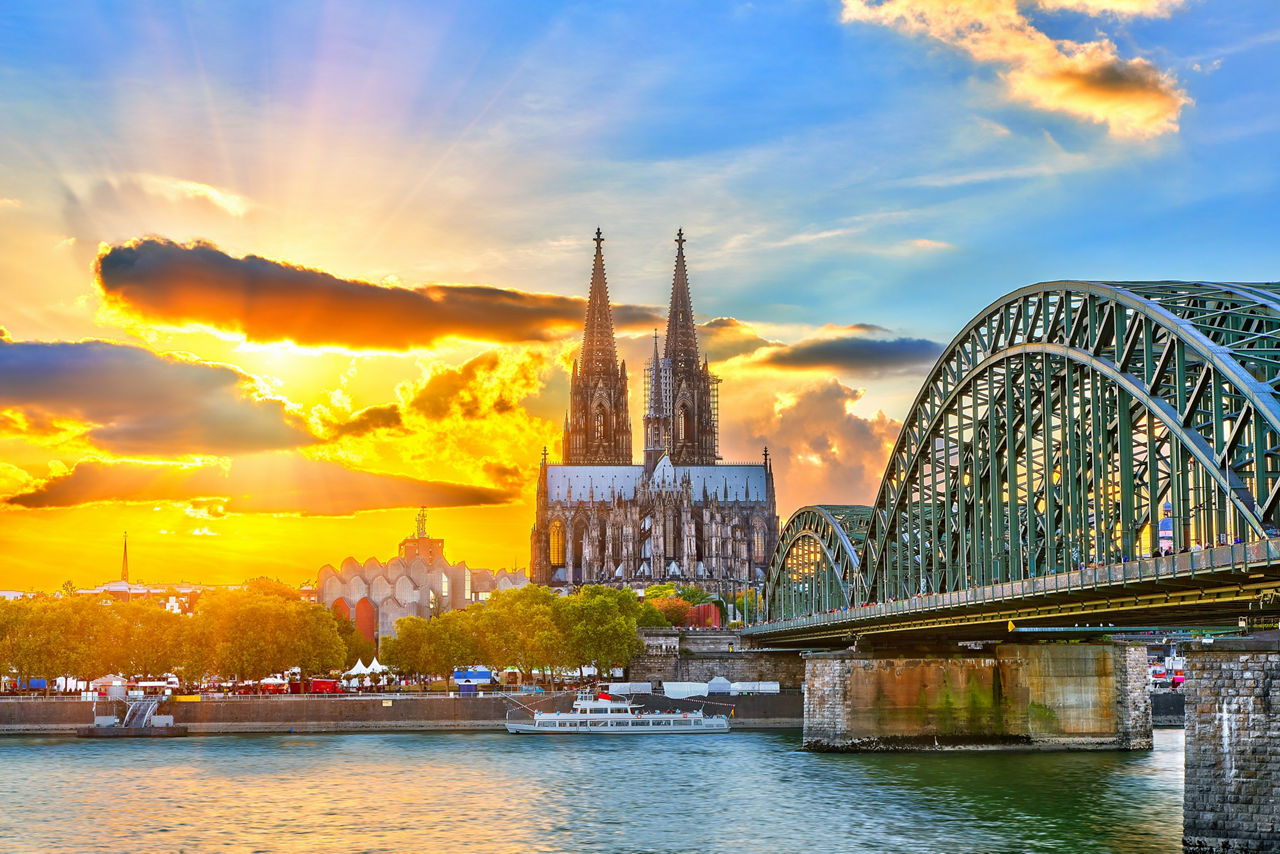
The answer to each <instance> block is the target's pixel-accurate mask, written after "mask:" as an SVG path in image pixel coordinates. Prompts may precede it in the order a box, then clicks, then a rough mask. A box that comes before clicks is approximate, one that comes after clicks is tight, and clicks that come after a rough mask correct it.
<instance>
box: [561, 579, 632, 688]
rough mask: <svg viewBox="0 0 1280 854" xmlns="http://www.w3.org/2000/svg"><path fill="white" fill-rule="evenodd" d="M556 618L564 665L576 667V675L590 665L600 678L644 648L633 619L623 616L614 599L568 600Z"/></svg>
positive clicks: (587, 597)
mask: <svg viewBox="0 0 1280 854" xmlns="http://www.w3.org/2000/svg"><path fill="white" fill-rule="evenodd" d="M636 610H637V612H638V611H639V605H638V604H637V606H636ZM559 618H560V625H561V630H562V631H563V633H564V636H565V640H566V644H565V663H566V664H568V665H569V666H571V667H577V668H578V672H579V675H581V674H582V668H583V667H585V666H586V665H588V664H592V665H595V667H596V671H597V673H598V674H599V675H600V676H601V677H604V676H606V675H607V674H608V673H609V671H610V670H612V669H613V668H614V667H624V666H626V665H627V664H628V663H629V662H630V661H631V659H632V658H633V657H635V655H636V654H637V653H639V652H640V650H641V649H643V648H644V645H643V644H642V643H641V641H640V636H639V635H638V634H636V620H635V618H634V617H631V616H627V614H626V613H624V609H623V607H622V606H621V604H620V602H619V600H618V599H617V598H615V597H611V596H600V595H583V594H578V595H575V596H570V597H568V598H566V599H565V600H563V604H562V605H561V606H560V608H559Z"/></svg>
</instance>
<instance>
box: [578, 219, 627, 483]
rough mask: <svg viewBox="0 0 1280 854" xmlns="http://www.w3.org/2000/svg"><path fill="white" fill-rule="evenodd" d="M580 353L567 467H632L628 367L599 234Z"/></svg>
mask: <svg viewBox="0 0 1280 854" xmlns="http://www.w3.org/2000/svg"><path fill="white" fill-rule="evenodd" d="M595 243H596V256H595V261H594V262H593V264H592V267H591V288H590V292H589V294H588V296H587V317H586V321H585V322H584V324H583V329H582V352H581V353H579V354H578V359H577V360H576V361H574V364H573V374H572V375H571V377H570V379H569V414H568V417H567V418H566V420H565V430H564V444H563V446H562V451H563V457H564V461H565V462H566V463H569V464H596V465H630V464H631V419H630V416H628V414H627V374H626V365H625V364H623V366H622V367H621V368H619V366H618V347H617V343H616V342H615V340H614V337H613V312H612V310H611V309H610V307H609V285H608V282H607V281H606V280H605V275H604V250H603V248H602V245H601V244H603V243H604V236H603V235H602V234H601V233H600V229H598V228H597V229H596V236H595Z"/></svg>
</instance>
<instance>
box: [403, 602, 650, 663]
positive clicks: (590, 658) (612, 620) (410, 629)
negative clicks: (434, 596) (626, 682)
mask: <svg viewBox="0 0 1280 854" xmlns="http://www.w3.org/2000/svg"><path fill="white" fill-rule="evenodd" d="M667 625H669V623H668V621H667V620H666V619H664V618H663V616H662V614H661V612H660V611H659V610H658V609H657V608H656V607H655V606H654V605H653V603H652V602H649V601H647V600H646V601H645V602H643V603H642V602H641V601H640V600H639V599H638V598H636V595H635V594H634V593H632V592H631V591H630V590H614V589H612V588H608V587H598V586H590V587H584V588H582V589H581V590H580V591H578V592H577V593H574V594H572V595H569V596H558V595H556V593H554V592H553V591H551V590H550V589H549V588H546V587H538V586H535V585H532V584H530V585H526V586H525V587H521V588H519V589H516V590H506V591H500V592H498V593H494V594H493V595H492V596H491V597H489V599H487V600H486V601H484V602H477V603H474V604H472V605H470V606H469V607H468V608H467V609H466V610H465V611H450V612H448V613H445V614H441V615H440V616H438V617H434V618H432V619H430V620H426V619H423V618H421V617H403V618H401V619H399V620H397V621H396V636H395V637H394V638H387V639H384V640H383V641H382V648H381V650H380V653H381V660H382V662H383V663H384V664H386V665H388V666H390V667H394V668H395V669H396V670H398V671H400V673H401V674H403V675H405V676H410V677H419V676H425V677H431V676H444V677H445V678H446V679H447V678H448V675H449V674H451V673H453V671H455V670H458V669H462V668H467V667H470V666H471V665H474V664H484V665H487V666H489V667H493V668H495V669H497V670H507V669H514V670H518V671H519V672H520V673H521V674H522V678H523V679H526V680H527V679H530V678H532V676H533V672H534V671H535V670H543V671H546V670H551V669H555V670H566V669H569V670H578V671H579V672H581V669H582V668H584V667H586V666H588V665H591V666H594V667H595V668H596V670H597V672H599V673H600V674H602V675H603V674H607V673H608V672H609V671H610V670H612V669H613V668H615V667H624V666H626V665H627V664H628V663H629V662H630V661H631V659H632V658H633V657H634V656H635V655H636V654H637V653H639V652H640V651H641V650H642V649H643V644H642V643H641V641H640V638H639V635H637V633H636V628H637V627H638V626H667Z"/></svg>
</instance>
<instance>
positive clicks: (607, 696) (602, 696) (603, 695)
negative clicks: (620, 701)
mask: <svg viewBox="0 0 1280 854" xmlns="http://www.w3.org/2000/svg"><path fill="white" fill-rule="evenodd" d="M600 699H601V700H612V699H613V696H612V695H610V694H606V693H605V692H604V691H601V692H600Z"/></svg>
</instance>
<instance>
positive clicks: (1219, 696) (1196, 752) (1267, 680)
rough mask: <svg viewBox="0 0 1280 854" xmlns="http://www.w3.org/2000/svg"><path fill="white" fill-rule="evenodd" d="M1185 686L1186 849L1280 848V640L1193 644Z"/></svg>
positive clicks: (1203, 852)
mask: <svg viewBox="0 0 1280 854" xmlns="http://www.w3.org/2000/svg"><path fill="white" fill-rule="evenodd" d="M1269 634H1272V635H1275V634H1277V633H1275V632H1271V633H1269ZM1183 692H1184V693H1185V694H1186V701H1187V703H1186V708H1187V713H1186V775H1185V778H1184V779H1185V783H1184V788H1183V803H1182V832H1183V837H1182V847H1183V851H1185V852H1194V853H1195V854H1208V852H1214V854H1228V852H1231V854H1235V852H1263V851H1280V792H1277V786H1280V640H1276V639H1263V638H1240V639H1219V640H1217V641H1215V642H1214V643H1213V644H1212V645H1204V646H1200V647H1197V648H1193V649H1192V650H1191V651H1189V652H1188V653H1187V681H1186V684H1185V685H1184V686H1183Z"/></svg>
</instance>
